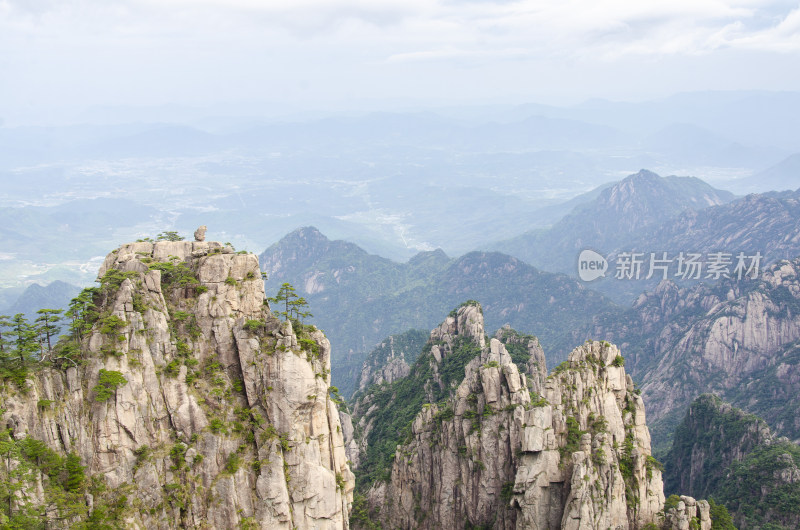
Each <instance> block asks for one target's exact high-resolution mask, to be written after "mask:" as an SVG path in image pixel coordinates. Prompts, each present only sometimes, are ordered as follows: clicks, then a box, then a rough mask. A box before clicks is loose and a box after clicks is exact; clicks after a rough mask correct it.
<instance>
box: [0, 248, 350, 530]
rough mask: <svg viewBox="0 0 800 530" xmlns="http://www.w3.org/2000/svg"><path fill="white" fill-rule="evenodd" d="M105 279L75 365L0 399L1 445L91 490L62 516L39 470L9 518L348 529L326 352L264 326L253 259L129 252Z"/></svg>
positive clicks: (106, 270) (316, 337)
mask: <svg viewBox="0 0 800 530" xmlns="http://www.w3.org/2000/svg"><path fill="white" fill-rule="evenodd" d="M198 239H200V238H198ZM99 277H100V280H99V281H100V282H101V287H99V288H97V289H95V290H93V291H87V292H86V294H87V295H88V296H89V304H88V305H86V306H85V308H84V311H83V312H80V313H79V314H78V315H77V316H76V319H77V320H78V321H79V322H82V323H84V324H85V327H83V328H80V329H83V330H84V331H83V332H80V333H79V334H77V333H76V336H75V337H74V340H73V342H72V343H70V344H67V345H66V346H69V347H73V348H75V350H74V351H79V353H78V354H75V355H74V359H76V361H75V362H73V363H72V364H65V365H64V366H63V367H62V368H61V369H59V368H57V367H52V368H43V369H41V370H40V371H38V372H36V373H35V376H34V377H33V378H32V379H31V380H29V381H28V389H27V391H25V392H19V391H16V392H15V391H13V389H12V388H11V387H9V385H8V384H7V385H6V389H5V392H3V394H2V401H3V403H2V408H3V414H2V421H3V423H4V424H5V425H6V426H7V427H8V429H10V431H9V432H10V436H11V438H10V441H9V443H29V442H26V440H38V441H39V442H37V443H43V446H44V447H46V448H47V450H48V451H51V452H53V453H54V454H57V455H67V454H72V455H76V456H77V457H78V458H79V464H80V466H83V467H84V468H85V471H83V473H84V474H85V476H86V477H85V481H84V482H81V483H83V484H84V486H80V484H79V483H74V484H72V486H69V487H67V486H65V488H67V491H68V492H69V494H70V495H71V494H73V493H75V494H77V493H76V492H82V491H84V490H83V489H81V488H84V487H88V488H89V489H88V490H85V491H86V496H85V500H81V499H83V497H81V498H80V499H79V500H78V501H74V502H73V503H72V504H70V506H71V508H75V507H76V506H77V507H78V508H80V509H78V510H77V511H75V512H74V513H71V514H68V515H67V516H66V518H64V517H65V516H64V513H63V510H64V509H66V508H64V507H63V506H62V505H59V504H58V502H60V501H57V500H54V498H51V497H48V495H50V494H49V493H47V492H48V491H51V492H52V491H55V490H53V488H49V487H48V484H50V485H52V484H55V482H54V481H55V480H56V479H55V478H54V477H53V476H49V475H48V474H47V473H46V472H41V471H40V472H39V474H38V475H35V476H34V475H32V476H31V477H30V478H31V480H32V483H31V484H34V485H35V484H39V486H33V487H32V489H31V491H42V492H44V493H42V494H41V495H39V497H38V498H37V497H36V496H35V495H33V496H30V497H28V498H24V496H23V497H19V503H18V504H19V506H18V507H19V509H20V510H22V509H23V508H25V507H26V506H28V507H34V506H41V507H42V508H43V509H45V508H46V511H43V512H42V513H45V514H46V515H45V516H44V517H46V518H47V519H48V520H49V521H48V523H47V524H48V525H49V526H48V527H49V528H57V527H69V526H72V525H73V524H74V523H76V522H77V521H79V520H81V518H85V517H86V516H89V517H94V518H95V519H93V520H94V521H95V522H97V521H102V520H103V519H102V518H103V517H106V518H108V520H109V521H112V520H113V524H119V525H124V526H125V527H128V528H148V529H156V528H164V529H166V528H176V527H183V528H232V527H247V528H265V529H266V528H270V529H272V528H285V529H291V528H326V529H328V528H330V529H333V528H346V527H347V526H348V510H349V504H350V502H351V500H352V490H353V486H354V478H353V475H352V473H351V472H350V470H349V468H348V465H347V457H346V455H345V448H344V443H343V439H342V434H341V430H342V428H341V425H340V420H339V414H338V411H337V407H336V404H335V403H334V402H333V401H332V400H331V398H330V397H329V395H328V389H329V385H330V351H331V348H330V344H329V342H328V340H327V339H326V338H325V336H324V335H323V334H322V332H321V331H319V330H317V329H316V328H315V327H313V326H304V325H300V326H299V327H296V328H293V326H292V323H291V322H281V321H280V320H278V319H277V318H275V317H274V316H273V315H272V313H271V312H270V310H269V307H268V305H267V304H266V301H265V295H264V285H263V282H262V279H261V274H260V270H259V266H258V260H257V258H256V257H255V256H254V255H251V254H246V253H235V252H234V251H233V249H231V248H230V247H226V246H223V245H221V244H220V243H216V242H205V241H195V242H186V241H177V242H169V241H163V242H156V243H151V242H140V243H130V244H126V245H123V246H122V247H120V248H119V249H117V250H115V251H114V252H112V253H111V254H109V255H108V257H107V258H106V259H105V262H104V263H103V265H102V267H101V269H100V276H99ZM64 351H66V350H64ZM42 451H45V449H42ZM21 454H22V455H23V456H24V455H25V454H27V453H25V452H24V451H23V452H22V453H21ZM48 454H49V453H48ZM20 458H22V457H20ZM25 462H28V461H27V460H26V461H25ZM67 464H69V461H68V462H67ZM6 465H7V466H8V464H6ZM20 465H22V464H20ZM36 465H37V466H39V467H38V468H36V469H39V470H41V469H43V468H42V467H41V464H40V463H38V464H36ZM80 466H78V465H77V463H75V465H73V470H75V469H79V467H80ZM12 467H13V466H12ZM76 473H77V471H76ZM70 476H71V475H70ZM76 476H77V474H76ZM85 484H91V487H89V486H86V485H85ZM100 485H102V487H100ZM73 486H74V488H73ZM37 488H38V489H37ZM70 488H72V489H70ZM123 497H124V498H125V499H127V500H126V501H123V500H121V499H122V498H123ZM112 507H113V509H112ZM37 513H38V512H37Z"/></svg>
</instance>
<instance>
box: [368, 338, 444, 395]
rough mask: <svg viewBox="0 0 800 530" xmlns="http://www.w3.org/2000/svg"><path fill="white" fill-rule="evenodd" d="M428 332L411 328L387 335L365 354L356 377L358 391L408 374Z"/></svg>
mask: <svg viewBox="0 0 800 530" xmlns="http://www.w3.org/2000/svg"><path fill="white" fill-rule="evenodd" d="M427 338H428V333H427V332H425V331H422V330H417V329H411V330H408V331H406V332H405V333H400V334H397V335H389V336H388V337H387V338H386V339H384V340H383V341H381V343H380V344H378V345H377V346H376V347H375V348H374V349H373V350H372V351H371V352H370V353H369V355H367V358H366V360H365V361H364V364H363V365H362V366H361V375H360V376H359V378H358V389H357V390H358V391H363V390H365V389H366V388H367V387H369V386H370V385H380V384H381V383H383V382H386V383H391V382H392V381H396V380H397V379H400V378H401V377H405V376H407V375H408V373H409V371H410V370H411V365H412V364H414V361H416V360H417V356H418V355H419V352H420V351H421V350H422V348H423V347H424V346H425V342H426V341H427Z"/></svg>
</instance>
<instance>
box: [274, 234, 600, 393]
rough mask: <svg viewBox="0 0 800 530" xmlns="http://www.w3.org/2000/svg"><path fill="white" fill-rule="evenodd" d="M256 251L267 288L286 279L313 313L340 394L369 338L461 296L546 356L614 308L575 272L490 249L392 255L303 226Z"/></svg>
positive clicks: (418, 320)
mask: <svg viewBox="0 0 800 530" xmlns="http://www.w3.org/2000/svg"><path fill="white" fill-rule="evenodd" d="M259 259H260V262H261V267H262V270H264V271H266V272H267V274H268V276H269V280H268V282H267V291H268V292H270V293H274V292H276V291H277V289H278V286H279V285H280V284H281V283H283V282H289V283H291V284H293V285H294V286H295V287H296V288H297V290H298V292H299V293H300V294H301V295H302V296H304V297H305V298H306V299H307V300H308V302H309V305H310V307H311V310H312V312H314V313H315V314H317V315H320V316H319V317H317V318H315V319H314V320H313V321H314V322H315V323H316V324H317V325H318V326H319V327H321V328H322V329H324V330H325V332H326V333H327V335H328V337H329V338H330V339H331V343H332V344H333V347H334V350H333V363H332V366H333V375H334V383H335V384H336V385H337V386H338V387H340V388H341V389H342V390H343V392H344V393H345V395H349V393H350V392H352V391H353V390H354V389H355V384H356V378H357V377H358V374H359V373H360V371H361V361H362V360H363V358H364V355H365V354H366V352H367V351H369V350H371V349H372V347H373V346H374V345H375V344H377V343H378V342H379V341H381V340H382V339H383V338H384V337H387V336H388V335H390V334H393V333H399V332H402V331H404V330H407V329H409V328H422V327H424V326H428V327H432V326H433V325H435V324H436V320H437V319H438V318H440V315H441V314H443V313H445V314H446V313H447V311H449V309H448V308H452V307H454V306H456V305H458V304H459V303H461V302H463V301H464V300H469V299H475V300H480V301H481V304H482V305H483V309H484V312H485V318H486V322H487V327H488V329H492V330H494V329H497V328H499V327H501V326H502V325H504V324H506V323H508V324H510V325H511V326H513V327H515V328H517V329H522V330H525V331H529V332H535V333H536V335H537V336H538V337H539V338H540V339H541V341H542V344H543V345H544V348H545V351H546V352H547V353H548V355H551V356H553V358H554V359H555V358H557V357H559V356H560V357H562V358H563V356H564V355H566V353H567V351H568V349H569V348H570V347H571V346H572V345H573V344H572V343H571V338H570V330H573V329H578V328H581V327H582V326H584V325H585V324H587V323H588V322H590V321H591V318H592V317H593V316H594V315H595V314H597V313H599V312H602V311H603V310H606V309H609V308H611V307H614V304H613V303H612V302H611V301H610V300H609V299H608V298H606V297H605V296H603V295H601V294H599V293H597V292H594V291H592V290H590V289H587V288H585V287H584V286H583V285H581V284H580V282H578V281H576V280H573V279H571V278H569V277H567V276H565V275H562V274H551V273H546V272H542V271H539V270H537V269H536V268H534V267H532V266H530V265H528V264H526V263H524V262H522V261H520V260H518V259H516V258H513V257H511V256H507V255H505V254H501V253H498V252H471V253H469V254H466V255H464V256H461V257H460V258H450V257H448V256H446V255H445V254H444V252H442V251H441V250H437V251H431V252H422V253H419V254H417V255H416V256H415V257H414V258H412V259H411V260H409V261H408V262H407V263H396V262H393V261H390V260H387V259H385V258H381V257H379V256H375V255H371V254H368V253H367V252H365V251H364V250H362V249H361V248H359V247H358V246H356V245H354V244H352V243H347V242H344V241H331V240H329V239H328V238H326V237H325V236H324V235H322V234H321V233H320V232H319V231H318V230H317V229H315V228H312V227H307V228H302V229H299V230H296V231H294V232H292V233H291V234H289V235H287V236H286V237H284V238H283V239H282V240H281V241H279V242H278V243H276V244H275V245H272V246H271V247H270V248H268V249H267V250H266V251H264V253H263V254H261V256H260V258H259Z"/></svg>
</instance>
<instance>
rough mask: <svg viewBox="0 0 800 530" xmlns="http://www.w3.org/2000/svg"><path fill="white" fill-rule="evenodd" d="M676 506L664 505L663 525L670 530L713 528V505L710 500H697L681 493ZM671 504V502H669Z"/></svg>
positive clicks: (706, 529)
mask: <svg viewBox="0 0 800 530" xmlns="http://www.w3.org/2000/svg"><path fill="white" fill-rule="evenodd" d="M675 500H676V502H675V505H674V506H665V507H664V512H665V514H664V523H663V526H664V527H665V528H667V529H668V530H689V529H691V528H697V529H699V530H710V529H711V507H710V506H709V504H708V501H697V500H695V499H693V498H692V497H687V496H686V495H681V496H680V497H678V498H677V499H675ZM667 504H669V503H667Z"/></svg>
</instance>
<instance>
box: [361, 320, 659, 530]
mask: <svg viewBox="0 0 800 530" xmlns="http://www.w3.org/2000/svg"><path fill="white" fill-rule="evenodd" d="M500 336H502V334H500ZM459 337H462V340H463V337H467V338H468V339H469V340H470V341H472V342H473V343H474V345H475V346H476V347H477V350H478V351H479V353H478V354H477V355H476V356H475V357H474V358H473V359H472V360H471V361H470V362H469V363H468V364H467V365H466V367H465V369H464V372H465V376H464V378H463V380H462V381H461V383H460V384H458V385H457V386H454V387H453V388H452V392H451V393H450V397H449V398H447V399H446V400H444V401H443V402H439V403H432V404H427V405H424V406H423V407H422V410H421V411H420V412H419V414H418V415H417V416H416V418H415V420H414V422H413V425H412V428H411V434H410V436H409V438H407V439H406V440H405V442H403V443H402V444H401V445H399V446H398V447H397V451H396V453H395V459H394V464H393V467H392V470H391V478H390V479H389V480H387V481H380V480H379V481H377V482H375V483H374V484H373V485H372V487H371V489H370V490H369V492H368V493H367V502H368V505H369V507H370V510H371V511H372V513H373V514H374V515H375V517H376V518H377V519H379V520H380V521H381V522H382V523H383V524H384V525H385V526H387V527H390V528H431V529H433V528H445V529H461V528H464V527H465V526H469V525H484V526H486V525H488V527H492V528H509V529H510V528H538V529H545V528H557V527H561V528H576V529H577V528H608V527H611V528H639V527H641V526H643V525H645V524H646V523H649V522H653V521H654V520H655V518H656V514H657V512H659V511H660V510H662V509H663V506H664V494H663V486H662V482H661V471H660V468H659V467H658V466H657V465H656V464H655V463H654V461H653V460H652V458H651V457H650V436H649V433H648V430H647V426H646V424H645V416H644V404H643V402H642V399H641V397H640V396H639V394H638V391H636V390H635V389H634V386H633V383H632V381H631V379H630V377H628V376H627V375H626V374H625V369H624V367H623V366H622V365H621V358H618V356H619V350H618V349H617V348H616V347H615V346H613V345H611V344H608V343H601V342H587V343H586V344H584V345H583V346H581V347H579V348H576V349H575V350H574V351H573V352H572V353H571V354H570V356H569V359H568V361H567V362H566V363H565V364H563V365H561V366H560V367H559V368H557V369H556V371H555V372H554V373H553V374H552V375H551V376H549V377H546V373H547V372H546V369H545V368H544V358H543V357H542V356H541V355H536V351H538V349H539V348H538V343H536V342H535V341H532V342H531V346H530V347H531V348H532V352H531V358H532V359H533V358H534V357H535V358H536V362H533V363H529V365H528V373H520V371H519V369H518V367H517V365H516V364H515V363H514V362H513V361H512V358H511V355H510V354H509V352H508V351H507V349H506V346H505V345H504V344H503V343H502V342H501V341H500V340H498V339H497V338H493V339H491V340H489V341H488V343H487V341H486V339H485V335H484V333H483V317H482V314H481V311H480V308H479V307H476V306H472V305H467V306H463V307H461V308H459V309H458V311H457V313H456V315H455V316H452V317H449V318H448V319H447V320H445V322H444V323H443V324H442V325H441V326H439V327H438V328H436V329H434V330H433V331H432V332H431V341H430V343H429V346H430V356H429V358H428V362H430V363H431V372H432V374H433V379H432V383H431V385H432V386H435V385H436V382H437V374H439V370H440V369H441V367H443V366H444V362H445V361H446V359H447V357H448V355H454V354H456V352H454V351H453V350H452V345H454V344H458V343H459ZM426 386H427V385H426ZM532 389H538V390H539V392H535V391H532ZM420 390H421V391H425V389H424V388H423V389H420ZM394 406H401V404H394ZM365 418H366V419H367V421H368V420H369V414H367V415H366V416H365ZM368 425H369V424H368ZM372 428H375V427H374V426H372Z"/></svg>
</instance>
